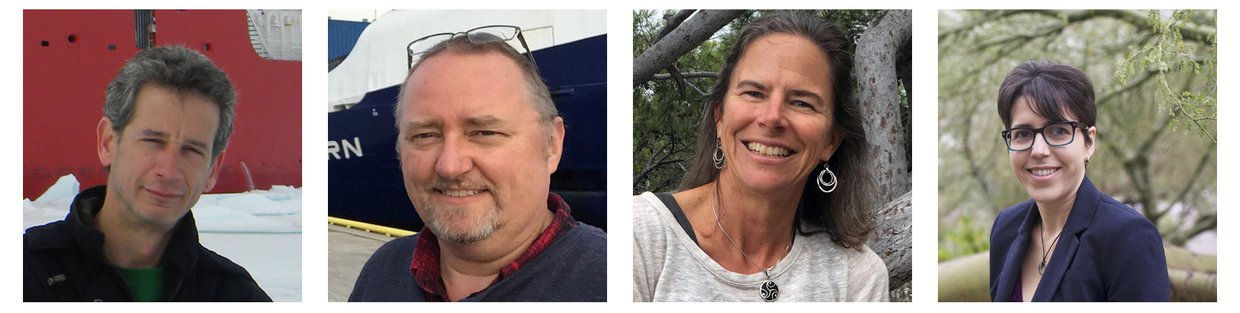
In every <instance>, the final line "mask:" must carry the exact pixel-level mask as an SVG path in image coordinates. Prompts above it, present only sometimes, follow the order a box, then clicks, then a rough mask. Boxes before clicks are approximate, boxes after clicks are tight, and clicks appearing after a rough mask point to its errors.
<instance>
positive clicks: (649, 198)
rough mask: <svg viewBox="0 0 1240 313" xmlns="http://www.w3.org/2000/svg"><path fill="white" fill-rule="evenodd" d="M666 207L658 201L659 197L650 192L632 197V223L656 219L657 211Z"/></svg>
mask: <svg viewBox="0 0 1240 313" xmlns="http://www.w3.org/2000/svg"><path fill="white" fill-rule="evenodd" d="M666 207H667V206H665V205H663V202H662V201H659V197H658V196H655V195H654V194H653V193H650V192H643V193H642V194H640V195H636V196H633V221H634V222H637V221H647V220H650V219H652V218H657V217H658V210H659V209H665V208H666Z"/></svg>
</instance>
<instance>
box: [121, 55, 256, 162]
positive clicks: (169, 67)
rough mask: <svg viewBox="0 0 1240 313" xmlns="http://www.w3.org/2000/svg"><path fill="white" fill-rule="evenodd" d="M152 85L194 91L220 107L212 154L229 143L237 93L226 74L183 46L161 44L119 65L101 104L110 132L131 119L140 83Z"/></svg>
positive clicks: (222, 149)
mask: <svg viewBox="0 0 1240 313" xmlns="http://www.w3.org/2000/svg"><path fill="white" fill-rule="evenodd" d="M147 84H153V85H157V86H160V87H165V88H170V89H173V90H176V91H179V92H193V93H196V94H198V95H200V96H202V97H204V98H206V99H207V100H209V101H211V102H212V103H214V104H215V105H216V106H217V107H219V109H220V121H219V124H218V127H217V128H216V130H215V141H214V142H213V145H212V146H211V156H212V157H215V156H218V155H219V154H220V152H223V151H224V148H225V147H227V146H228V138H229V137H231V136H232V131H233V118H234V116H233V106H234V105H236V102H237V94H236V92H235V91H234V90H233V87H232V84H231V83H229V81H228V75H226V74H224V71H221V70H220V69H219V68H218V67H216V66H215V63H211V60H210V59H207V57H206V56H204V55H202V54H201V53H198V52H195V51H193V50H190V49H188V48H185V47H182V46H163V47H156V48H150V49H146V50H142V52H138V54H137V55H134V57H133V58H132V59H129V61H128V62H126V63H125V66H124V67H121V71H120V73H119V74H117V75H116V78H113V79H112V83H111V84H108V90H107V94H106V98H105V99H104V103H103V116H104V117H107V118H108V120H109V121H111V123H112V131H115V132H116V133H118V134H120V133H122V131H124V129H125V126H127V125H129V121H130V119H132V118H133V112H134V102H135V101H136V99H137V97H138V90H139V89H141V88H142V86H144V85H147Z"/></svg>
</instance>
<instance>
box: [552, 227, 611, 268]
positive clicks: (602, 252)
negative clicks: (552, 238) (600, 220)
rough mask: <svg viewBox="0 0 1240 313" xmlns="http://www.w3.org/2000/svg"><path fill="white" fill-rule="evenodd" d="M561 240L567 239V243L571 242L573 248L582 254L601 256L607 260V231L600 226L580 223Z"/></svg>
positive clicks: (603, 259)
mask: <svg viewBox="0 0 1240 313" xmlns="http://www.w3.org/2000/svg"><path fill="white" fill-rule="evenodd" d="M561 240H566V241H565V243H569V244H571V245H572V248H573V250H576V251H578V253H581V254H583V255H582V256H601V259H602V261H604V262H606V259H607V232H604V231H603V230H602V229H600V228H598V227H594V226H591V225H588V224H584V223H579V224H577V227H574V228H573V229H572V230H570V231H569V232H568V234H567V236H565V237H564V238H563V239H561Z"/></svg>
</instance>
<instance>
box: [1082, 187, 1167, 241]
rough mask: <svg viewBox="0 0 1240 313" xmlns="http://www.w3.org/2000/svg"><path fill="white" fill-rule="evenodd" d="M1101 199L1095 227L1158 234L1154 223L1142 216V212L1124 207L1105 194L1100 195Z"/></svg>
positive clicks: (1095, 215)
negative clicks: (1146, 231) (1137, 230)
mask: <svg viewBox="0 0 1240 313" xmlns="http://www.w3.org/2000/svg"><path fill="white" fill-rule="evenodd" d="M1099 198H1100V199H1098V207H1097V208H1096V210H1097V211H1095V212H1094V225H1097V226H1102V227H1103V228H1119V229H1124V230H1131V229H1134V228H1135V229H1142V230H1150V231H1155V232H1157V230H1156V229H1155V228H1154V223H1153V222H1150V220H1149V219H1147V218H1145V216H1144V215H1141V212H1137V210H1136V209H1133V208H1131V207H1129V206H1127V205H1124V204H1123V203H1120V202H1119V201H1117V200H1115V199H1113V198H1111V197H1110V196H1107V195H1105V194H1103V195H1099Z"/></svg>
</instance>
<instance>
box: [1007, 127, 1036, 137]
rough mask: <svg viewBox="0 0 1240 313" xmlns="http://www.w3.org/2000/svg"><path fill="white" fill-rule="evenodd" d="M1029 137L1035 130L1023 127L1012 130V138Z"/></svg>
mask: <svg viewBox="0 0 1240 313" xmlns="http://www.w3.org/2000/svg"><path fill="white" fill-rule="evenodd" d="M1029 137H1033V131H1031V130H1028V129H1023V128H1022V129H1013V130H1012V139H1028V138H1029Z"/></svg>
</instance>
